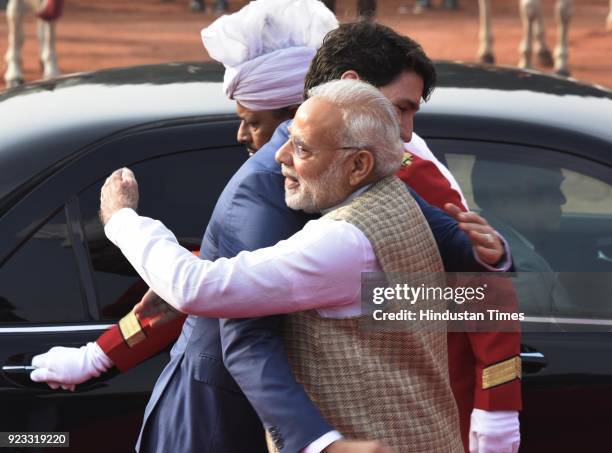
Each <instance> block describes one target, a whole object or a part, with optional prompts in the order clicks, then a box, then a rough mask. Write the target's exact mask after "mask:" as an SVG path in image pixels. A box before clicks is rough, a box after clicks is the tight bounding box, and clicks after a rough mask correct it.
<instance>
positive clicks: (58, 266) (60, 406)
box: [0, 118, 246, 452]
mask: <svg viewBox="0 0 612 453" xmlns="http://www.w3.org/2000/svg"><path fill="white" fill-rule="evenodd" d="M236 127H237V122H236V121H235V120H233V119H219V120H207V119H205V118H197V119H186V120H179V121H172V122H162V123H156V124H151V125H146V126H143V127H140V128H138V129H133V130H130V131H125V132H122V133H120V134H118V135H117V136H114V137H111V138H109V139H108V140H105V141H103V142H102V143H100V144H97V145H95V146H91V147H88V148H86V149H84V150H80V151H79V152H78V153H77V155H78V157H77V158H74V159H72V160H71V161H69V163H67V164H65V165H63V166H62V167H61V168H59V169H57V170H56V171H55V173H54V174H53V175H52V176H50V177H48V178H47V179H45V180H44V181H43V182H41V183H40V184H39V185H38V186H37V187H36V188H34V189H33V190H32V191H31V192H30V193H29V194H28V195H27V196H25V197H24V198H23V199H22V200H20V201H19V202H18V203H17V204H16V205H15V206H13V208H12V209H11V210H10V211H9V212H7V213H6V214H5V215H4V216H3V217H2V218H0V234H1V235H2V238H3V241H2V244H1V245H0V365H2V367H3V369H2V372H1V373H0V402H1V404H0V405H1V406H2V408H3V410H2V411H0V412H1V413H0V426H2V428H3V430H4V431H22V432H23V431H53V432H59V431H63V432H69V433H70V445H71V449H72V450H73V451H125V452H128V451H133V447H134V444H135V440H136V436H137V434H138V430H139V427H140V423H141V420H142V414H143V411H144V406H145V404H146V401H147V399H148V395H149V393H150V391H151V389H152V387H153V385H154V383H155V380H156V378H157V376H158V375H159V373H160V372H161V369H162V367H163V366H164V364H165V363H166V361H167V355H166V354H162V355H159V356H157V357H154V358H152V359H150V360H148V361H146V362H145V363H143V364H141V365H140V366H138V367H135V368H133V369H132V370H129V371H128V372H126V373H124V374H118V373H117V372H116V371H111V372H108V373H105V374H104V375H102V376H101V377H100V378H97V379H94V380H92V381H90V382H88V383H86V384H82V385H80V386H77V390H76V391H75V392H74V393H72V392H67V391H61V390H58V391H52V390H50V389H48V387H47V386H46V385H40V384H35V383H32V382H31V381H30V380H29V377H28V374H29V371H30V370H27V369H24V367H25V366H27V365H29V364H30V361H31V357H32V356H33V355H35V354H38V353H41V352H45V351H47V350H48V349H49V348H50V347H52V346H72V347H79V346H82V345H83V344H85V343H86V342H88V341H93V340H95V339H96V338H97V337H98V336H99V335H100V334H101V333H102V332H103V331H104V330H105V329H107V328H108V327H109V326H111V325H113V324H114V323H115V322H117V320H118V319H119V318H120V317H122V316H123V315H124V314H125V313H126V312H127V311H129V310H130V309H131V307H132V306H133V304H134V303H135V302H137V301H138V300H139V298H140V296H141V294H143V292H144V291H145V290H146V286H145V285H144V284H143V282H142V281H141V280H140V279H139V277H138V276H137V275H136V273H135V272H134V271H133V269H132V268H131V266H130V265H129V263H127V262H126V261H125V260H124V259H123V257H122V255H121V254H120V253H118V250H117V249H116V248H115V247H114V246H113V245H112V244H111V243H110V242H108V241H107V240H106V238H105V237H104V234H103V229H102V226H101V224H100V222H99V220H98V218H97V212H98V209H99V192H100V188H101V186H102V184H103V182H104V179H105V178H106V177H107V176H108V175H109V174H110V173H111V172H112V171H113V170H115V169H117V168H120V167H123V166H129V167H130V168H131V169H133V170H134V172H135V173H136V176H137V178H138V181H139V188H140V194H141V198H140V200H141V202H140V212H141V213H142V214H143V215H148V216H151V217H154V218H158V219H160V220H162V221H163V222H164V223H165V224H166V225H167V226H168V227H169V228H170V229H172V230H173V231H174V232H175V234H176V235H177V237H178V238H179V240H180V241H181V242H182V243H183V245H185V246H186V247H188V248H190V249H192V250H195V249H198V248H199V244H200V240H201V237H202V235H203V232H204V229H205V226H206V224H207V222H208V219H209V217H210V215H211V213H212V210H213V208H214V205H215V203H216V200H217V197H218V195H219V194H220V193H221V191H222V189H223V187H224V186H225V183H226V182H227V181H228V180H229V179H230V177H231V176H232V174H233V173H234V172H235V171H236V170H237V168H238V167H239V166H240V165H241V164H242V163H243V162H244V160H245V159H246V152H245V151H244V149H243V148H242V147H240V146H238V145H237V144H236V143H235V130H236ZM109 433H113V435H111V436H109V435H108V434H109Z"/></svg>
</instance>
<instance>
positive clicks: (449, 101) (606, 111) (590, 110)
mask: <svg viewBox="0 0 612 453" xmlns="http://www.w3.org/2000/svg"><path fill="white" fill-rule="evenodd" d="M437 72H438V84H437V88H436V90H435V91H434V93H433V96H432V98H431V100H430V102H428V103H427V104H425V105H424V106H423V109H422V110H423V112H424V113H427V114H438V115H445V116H457V117H468V118H471V119H474V118H481V119H482V120H483V121H485V120H486V121H490V122H495V121H496V120H497V122H498V123H501V122H502V121H504V122H507V123H510V124H517V123H530V124H532V125H534V126H536V127H540V126H541V127H542V128H543V130H544V129H545V130H549V131H550V130H555V129H556V130H557V132H563V131H565V132H573V133H576V134H581V135H588V136H591V137H592V138H595V139H599V140H600V141H603V142H607V144H608V146H609V145H610V144H612V91H611V90H609V89H606V88H604V87H601V86H596V85H590V84H586V83H581V82H578V81H576V80H573V79H567V78H564V77H560V76H554V75H550V74H542V73H539V72H537V71H528V70H521V69H517V68H508V67H499V66H489V65H478V64H469V63H467V64H466V63H463V64H459V63H453V62H439V63H438V64H437ZM417 118H418V116H417ZM503 132H504V131H503V130H495V131H494V133H502V134H503ZM446 133H448V132H446ZM482 133H483V134H485V135H486V131H482ZM442 134H443V133H442ZM541 135H544V134H543V133H542V134H541ZM481 138H482V137H481ZM535 138H536V139H537V137H535ZM499 139H501V138H500V137H498V140H499ZM515 139H516V140H519V141H520V137H515ZM533 139H534V137H529V140H533Z"/></svg>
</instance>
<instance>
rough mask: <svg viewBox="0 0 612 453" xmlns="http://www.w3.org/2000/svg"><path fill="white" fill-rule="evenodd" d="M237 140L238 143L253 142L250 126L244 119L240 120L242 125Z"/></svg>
mask: <svg viewBox="0 0 612 453" xmlns="http://www.w3.org/2000/svg"><path fill="white" fill-rule="evenodd" d="M236 140H237V141H238V143H244V144H249V143H251V141H252V140H251V134H250V133H249V128H248V127H247V125H246V123H245V122H244V121H240V126H239V127H238V133H237V134H236Z"/></svg>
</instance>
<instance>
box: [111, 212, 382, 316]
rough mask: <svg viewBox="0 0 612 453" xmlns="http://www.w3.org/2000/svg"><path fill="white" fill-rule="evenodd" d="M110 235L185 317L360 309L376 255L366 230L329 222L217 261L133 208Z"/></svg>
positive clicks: (318, 222) (122, 215)
mask: <svg viewBox="0 0 612 453" xmlns="http://www.w3.org/2000/svg"><path fill="white" fill-rule="evenodd" d="M105 232H106V235H107V237H108V238H109V239H110V240H111V241H112V242H113V243H114V244H115V245H117V246H118V247H119V248H120V249H121V251H122V253H123V254H124V255H125V257H126V258H127V259H128V261H129V262H130V263H131V264H132V266H133V267H134V269H136V271H137V272H138V273H139V274H140V276H141V277H142V278H143V280H144V281H145V282H146V283H147V284H148V285H149V286H150V287H151V288H152V289H153V290H154V291H155V292H156V293H157V294H158V295H159V296H160V297H161V298H163V299H164V300H165V301H166V302H168V303H169V304H171V305H172V306H174V307H175V308H177V309H178V310H180V311H182V312H184V313H188V314H194V315H199V316H209V317H220V318H240V317H254V316H266V315H271V314H278V313H289V312H297V311H304V310H310V309H315V308H329V307H339V306H343V305H347V304H350V303H354V302H355V301H356V300H358V299H359V297H360V291H361V288H360V284H361V270H362V269H365V266H366V264H365V263H366V261H367V253H368V250H369V253H370V254H371V245H370V243H369V241H368V240H367V238H366V237H365V236H364V235H363V233H362V232H361V231H360V230H359V229H357V228H356V227H354V226H353V225H351V224H349V223H347V222H343V221H334V220H327V219H319V220H313V221H311V222H308V224H307V225H306V226H305V227H304V229H303V230H301V231H299V232H298V233H296V234H295V235H293V236H291V237H290V238H289V239H287V240H285V241H281V242H279V243H278V244H276V245H274V246H272V247H267V248H263V249H259V250H256V251H253V252H241V253H239V254H238V255H237V256H236V257H234V258H230V259H227V258H220V259H218V260H216V261H215V262H211V261H204V260H201V259H199V258H197V257H195V256H194V255H193V254H192V253H191V252H189V251H188V250H186V249H184V248H183V247H181V246H180V245H179V244H178V241H177V240H176V237H175V236H174V235H173V234H172V232H171V231H170V230H168V229H167V228H166V227H165V226H164V225H163V224H162V223H161V222H159V221H156V220H153V219H150V218H147V217H142V216H139V215H138V214H136V213H135V212H134V211H133V210H131V209H122V210H120V211H118V212H117V213H116V214H115V215H114V216H113V217H112V218H111V220H110V221H109V222H108V224H107V225H106V227H105Z"/></svg>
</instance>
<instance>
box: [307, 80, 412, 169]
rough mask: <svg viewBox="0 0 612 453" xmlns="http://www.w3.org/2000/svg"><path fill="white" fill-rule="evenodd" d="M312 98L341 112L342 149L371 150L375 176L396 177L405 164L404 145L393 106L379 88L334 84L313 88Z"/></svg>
mask: <svg viewBox="0 0 612 453" xmlns="http://www.w3.org/2000/svg"><path fill="white" fill-rule="evenodd" d="M308 97H309V98H313V97H317V98H320V99H322V100H325V101H327V102H329V103H331V104H333V105H335V106H336V107H338V108H339V109H340V112H341V114H342V119H343V121H344V126H345V128H344V130H341V131H338V132H337V134H338V136H337V138H338V140H339V141H340V144H339V146H341V147H351V148H353V147H354V148H360V149H368V150H370V151H371V152H372V154H373V155H374V175H375V176H376V177H378V178H384V177H386V176H389V175H392V174H394V173H395V172H396V171H397V170H398V169H399V167H400V165H401V163H402V158H403V156H404V145H403V143H402V139H401V138H400V127H399V120H398V118H397V112H396V110H395V107H393V104H391V102H389V100H388V99H387V98H386V97H385V96H384V95H383V94H382V93H381V92H380V91H379V90H378V89H377V88H375V87H373V86H372V85H370V84H369V83H366V82H362V81H360V80H333V81H331V82H327V83H324V84H322V85H319V86H316V87H314V88H311V89H310V90H309V91H308Z"/></svg>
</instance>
